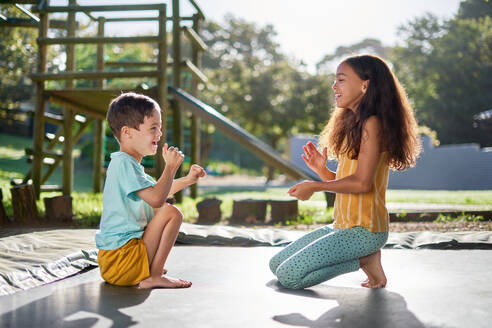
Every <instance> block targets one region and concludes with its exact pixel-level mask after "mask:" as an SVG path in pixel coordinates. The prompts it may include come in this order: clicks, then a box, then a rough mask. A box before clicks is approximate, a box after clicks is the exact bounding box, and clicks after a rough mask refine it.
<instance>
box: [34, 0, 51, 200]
mask: <svg viewBox="0 0 492 328" xmlns="http://www.w3.org/2000/svg"><path fill="white" fill-rule="evenodd" d="M45 3H46V6H49V0H47V1H46V2H45ZM47 34H48V14H47V13H45V12H42V13H40V14H39V33H38V37H40V38H45V37H46V36H47ZM37 72H38V73H45V72H46V45H44V44H41V43H40V42H39V41H38V69H37ZM44 106H45V101H44V81H41V80H40V81H36V112H35V114H34V134H33V138H32V140H33V145H32V148H33V151H34V158H33V162H32V182H33V185H34V193H35V195H36V198H37V199H39V195H40V193H41V174H42V172H43V156H42V152H43V140H44V110H45V108H44Z"/></svg>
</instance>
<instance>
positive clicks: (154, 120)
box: [121, 110, 162, 162]
mask: <svg viewBox="0 0 492 328" xmlns="http://www.w3.org/2000/svg"><path fill="white" fill-rule="evenodd" d="M161 128H162V123H161V113H160V112H159V111H158V110H154V111H153V113H152V116H149V117H144V121H143V123H142V124H140V125H139V127H138V129H134V128H131V127H123V128H122V132H123V133H122V134H121V136H122V138H121V151H124V152H126V153H128V154H130V155H132V156H133V157H135V159H137V161H138V162H140V161H141V160H142V158H143V157H144V156H147V155H154V154H155V153H156V152H157V146H158V145H157V143H158V142H159V140H160V139H161V136H162V131H161Z"/></svg>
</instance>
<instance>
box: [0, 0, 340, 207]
mask: <svg viewBox="0 0 492 328" xmlns="http://www.w3.org/2000/svg"><path fill="white" fill-rule="evenodd" d="M188 1H189V2H190V4H191V5H192V6H193V8H194V9H195V10H196V13H195V14H193V15H192V16H188V17H185V16H180V1H179V0H172V15H171V16H167V13H168V9H167V5H166V4H165V3H159V4H138V5H95V6H80V5H78V4H77V3H76V1H75V0H68V6H50V4H49V0H46V1H0V3H10V4H15V6H17V8H19V9H20V10H22V11H23V12H24V13H25V14H26V15H27V16H29V18H28V19H25V20H22V19H18V18H17V19H11V18H7V17H0V26H17V27H19V26H21V27H37V28H38V30H39V36H38V66H37V72H35V73H33V74H31V75H30V77H31V79H32V80H33V81H34V82H35V85H36V108H35V116H34V134H33V147H32V149H28V150H26V153H27V155H29V156H31V158H32V168H31V170H30V172H28V173H27V174H26V176H25V177H24V179H23V181H22V183H23V184H25V183H28V181H29V180H32V184H33V187H34V192H35V195H36V197H37V198H39V196H40V193H41V192H43V191H61V192H62V193H63V195H64V196H69V195H70V194H71V192H72V189H73V156H72V151H73V146H74V145H75V144H76V143H77V141H78V140H79V139H80V137H81V136H82V134H83V133H84V131H85V129H86V128H87V127H88V126H89V125H90V124H94V163H93V176H94V179H93V190H94V192H101V190H102V177H103V138H104V130H105V129H104V119H105V116H106V111H107V108H108V105H109V102H110V101H111V99H113V98H114V97H115V96H117V95H118V94H120V93H121V91H122V90H120V89H108V88H106V83H105V80H106V79H128V78H148V79H152V80H154V81H155V86H154V87H152V88H148V89H144V88H139V86H135V88H133V89H132V90H125V91H136V92H140V93H144V94H147V95H149V96H151V97H153V98H154V99H156V101H157V102H158V103H159V105H160V107H161V108H162V114H163V115H162V129H163V136H164V137H163V138H161V140H160V142H159V148H158V153H159V152H160V150H161V149H162V146H163V144H164V142H166V140H165V136H166V130H167V126H166V123H167V114H168V113H169V110H171V113H172V119H171V121H172V143H173V144H174V145H176V146H178V147H179V148H181V149H183V148H184V134H183V122H184V119H185V116H184V111H185V110H186V111H188V112H190V113H191V141H190V144H191V162H192V163H199V159H200V124H201V120H204V121H205V122H207V123H209V124H213V125H215V126H216V127H217V128H218V129H219V130H220V131H221V132H223V133H224V134H225V135H226V136H228V137H230V138H231V139H233V140H235V141H237V142H238V143H239V144H241V145H242V146H244V147H245V148H246V149H248V150H249V151H251V152H252V153H253V154H255V155H256V156H258V157H259V158H261V159H263V160H264V161H265V162H266V163H268V164H269V165H271V166H273V167H275V168H278V169H279V170H281V171H283V172H285V173H286V174H288V175H289V176H291V177H293V178H295V179H315V180H318V179H319V178H318V177H316V176H314V175H312V173H310V172H307V171H305V170H304V169H302V168H299V167H297V166H296V165H294V164H293V163H291V162H289V161H288V160H286V159H284V158H283V157H282V156H281V155H280V154H278V153H277V152H276V151H275V150H274V149H272V148H271V147H270V146H269V145H267V144H266V143H264V142H262V141H261V140H259V139H258V138H256V137H254V136H252V135H251V134H249V133H248V132H247V131H245V130H244V129H242V128H240V127H239V126H237V125H236V124H234V123H233V122H231V121H229V120H228V119H227V118H225V117H223V116H222V115H221V114H220V113H218V112H217V111H216V110H214V109H213V108H212V107H210V106H208V105H206V104H204V103H202V102H201V101H199V100H198V97H199V89H198V85H199V83H204V84H206V83H207V82H208V81H207V78H206V77H205V75H204V74H203V73H202V72H201V70H200V68H201V58H200V56H201V53H202V52H203V51H206V50H207V46H206V45H205V43H204V42H203V40H202V39H201V38H200V36H199V33H200V24H201V22H202V21H203V20H204V19H205V16H204V14H203V12H202V10H201V9H200V7H199V6H198V5H197V3H196V2H195V1H193V0H188ZM19 3H20V4H32V5H34V7H33V8H35V10H34V12H35V13H36V14H38V15H39V17H37V16H35V15H34V14H32V13H31V12H29V11H27V10H26V9H25V8H24V7H22V6H21V5H19ZM129 11H147V12H156V13H157V15H156V16H153V17H119V16H118V17H115V18H109V17H104V16H98V17H96V16H94V13H104V12H120V13H122V12H129ZM52 13H67V19H66V21H63V20H50V19H49V15H50V14H52ZM77 14H79V15H86V16H87V17H89V19H90V20H91V21H93V22H97V26H98V28H97V36H91V37H87V36H85V37H79V36H76V29H77V26H78V23H77V20H76V16H77ZM139 21H140V22H141V21H155V22H157V23H158V35H149V36H125V37H109V36H105V25H106V24H108V23H112V22H139ZM168 21H169V22H172V54H173V56H172V58H168V40H167V38H168V32H169V31H168V30H167V26H166V25H167V24H166V22H168ZM183 22H187V23H188V24H189V23H191V25H192V26H191V27H189V26H182V23H183ZM48 28H57V29H66V36H65V37H48ZM182 34H184V35H185V36H186V37H187V39H188V40H189V41H190V42H191V49H192V51H191V59H183V58H182V53H181V48H182V44H181V42H182V39H181V35H182ZM118 43H154V44H157V55H156V60H155V61H152V62H106V61H105V60H104V45H106V44H118ZM77 44H96V45H97V65H96V67H97V70H96V71H77V69H76V63H75V46H76V45H77ZM52 45H65V46H66V71H64V72H57V73H47V70H46V68H47V47H49V46H52ZM168 66H171V67H172V68H171V75H172V87H171V86H168V81H167V77H168ZM108 67H120V68H124V70H121V71H109V70H106V68H108ZM143 67H150V68H151V69H146V70H143V69H141V68H143ZM184 70H186V71H188V72H189V73H191V76H192V82H191V87H190V88H189V93H188V92H186V91H184V90H182V89H181V87H182V72H183V71H184ZM53 80H63V81H65V86H64V88H63V89H48V88H47V87H46V82H47V81H53ZM75 80H93V81H96V87H95V88H75V83H74V81H75ZM47 102H51V103H54V104H57V105H59V106H62V107H63V115H53V114H50V113H46V112H45V107H46V103H47ZM45 122H52V123H56V124H58V125H59V129H58V131H57V133H56V135H54V136H53V135H50V136H45V133H44V123H45ZM74 125H77V130H76V132H75V133H72V128H73V126H74ZM46 140H47V142H45V141H46ZM59 143H63V152H54V151H53V148H54V147H55V146H56V145H58V144H59ZM60 164H62V172H63V174H62V185H61V186H47V185H45V182H46V181H47V179H48V178H49V177H50V176H51V174H52V173H53V172H54V171H55V169H56V168H57V167H58V166H59V165H60ZM164 164H165V163H164V161H163V159H162V157H161V156H156V157H155V161H154V168H153V175H155V176H159V175H160V173H161V172H162V171H163V169H164ZM44 166H47V167H48V168H47V169H46V170H44V174H43V167H44ZM180 174H181V172H178V173H177V176H179V175H180ZM196 195H197V187H196V185H195V186H193V188H192V189H191V196H192V197H196ZM176 198H177V201H178V202H179V201H181V198H182V195H181V194H178V195H176ZM327 201H328V204H332V203H333V196H330V195H328V194H327Z"/></svg>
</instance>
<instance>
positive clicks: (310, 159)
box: [302, 141, 328, 174]
mask: <svg viewBox="0 0 492 328" xmlns="http://www.w3.org/2000/svg"><path fill="white" fill-rule="evenodd" d="M302 149H304V154H302V159H303V160H304V162H306V165H307V166H308V167H309V168H310V169H311V170H313V171H314V172H316V173H318V174H319V172H321V171H322V170H323V169H324V168H325V167H326V161H327V160H328V148H326V147H324V148H323V154H321V153H320V152H319V151H318V149H316V147H315V146H314V144H313V143H312V142H311V141H309V142H308V143H307V144H306V145H305V146H303V147H302Z"/></svg>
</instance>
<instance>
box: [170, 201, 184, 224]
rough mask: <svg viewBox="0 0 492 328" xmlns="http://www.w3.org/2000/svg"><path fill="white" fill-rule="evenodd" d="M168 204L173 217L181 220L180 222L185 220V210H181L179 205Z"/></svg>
mask: <svg viewBox="0 0 492 328" xmlns="http://www.w3.org/2000/svg"><path fill="white" fill-rule="evenodd" d="M166 206H169V209H168V211H169V213H170V215H171V216H172V218H173V219H174V220H176V221H179V222H180V223H182V222H183V217H184V216H183V212H181V210H180V209H179V208H178V207H177V206H174V205H171V204H168V205H166Z"/></svg>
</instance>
